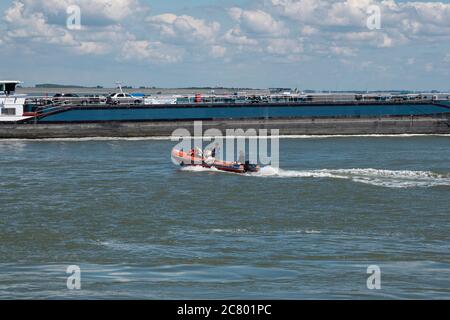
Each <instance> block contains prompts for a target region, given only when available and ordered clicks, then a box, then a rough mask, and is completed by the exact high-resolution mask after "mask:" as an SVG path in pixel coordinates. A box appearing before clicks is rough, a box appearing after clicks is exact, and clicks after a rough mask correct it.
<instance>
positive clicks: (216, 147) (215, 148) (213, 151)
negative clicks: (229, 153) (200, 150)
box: [211, 143, 219, 158]
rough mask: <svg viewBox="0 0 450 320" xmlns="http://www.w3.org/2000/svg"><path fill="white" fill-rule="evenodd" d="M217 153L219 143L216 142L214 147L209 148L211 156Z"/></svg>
mask: <svg viewBox="0 0 450 320" xmlns="http://www.w3.org/2000/svg"><path fill="white" fill-rule="evenodd" d="M217 153H219V144H218V143H216V144H215V145H214V148H213V149H212V150H211V157H213V158H215V157H216V154H217Z"/></svg>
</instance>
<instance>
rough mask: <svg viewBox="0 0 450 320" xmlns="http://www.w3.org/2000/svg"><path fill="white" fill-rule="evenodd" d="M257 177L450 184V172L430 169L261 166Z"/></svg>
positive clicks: (401, 184)
mask: <svg viewBox="0 0 450 320" xmlns="http://www.w3.org/2000/svg"><path fill="white" fill-rule="evenodd" d="M251 176H255V177H275V178H334V179H349V180H352V181H354V182H358V183H364V184H369V185H375V186H380V187H388V188H414V187H435V186H450V173H447V174H438V173H434V172H430V171H410V170H383V169H372V168H368V169H322V170H300V171H295V170H283V169H278V168H273V167H270V166H268V167H264V168H261V171H260V172H258V173H254V174H251Z"/></svg>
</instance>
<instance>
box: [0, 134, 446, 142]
mask: <svg viewBox="0 0 450 320" xmlns="http://www.w3.org/2000/svg"><path fill="white" fill-rule="evenodd" d="M357 137H368V138H408V137H450V134H353V135H342V134H330V135H278V136H275V135H274V136H256V137H248V136H212V137H209V136H208V137H203V139H208V140H209V139H211V138H213V139H218V138H224V139H225V138H226V139H236V138H247V139H248V138H258V139H265V138H279V139H328V138H357ZM186 138H189V137H186ZM192 138H193V137H192ZM196 138H198V137H196ZM171 139H172V137H171V136H159V137H85V138H42V139H0V143H8V142H17V141H25V142H42V141H47V142H53V141H54V142H84V141H146V140H167V141H170V140H171Z"/></svg>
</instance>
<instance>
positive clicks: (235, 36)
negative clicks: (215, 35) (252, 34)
mask: <svg viewBox="0 0 450 320" xmlns="http://www.w3.org/2000/svg"><path fill="white" fill-rule="evenodd" d="M223 39H224V40H225V41H226V42H227V43H229V44H234V45H239V46H257V45H258V41H257V40H255V39H252V38H249V37H248V36H246V35H245V34H243V33H242V31H241V29H240V28H239V27H236V28H234V29H230V30H228V31H227V32H226V33H225V35H224V37H223Z"/></svg>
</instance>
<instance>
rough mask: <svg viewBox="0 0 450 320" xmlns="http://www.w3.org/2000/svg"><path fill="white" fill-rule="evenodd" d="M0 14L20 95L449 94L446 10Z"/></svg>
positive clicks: (405, 4)
mask: <svg viewBox="0 0 450 320" xmlns="http://www.w3.org/2000/svg"><path fill="white" fill-rule="evenodd" d="M77 8H78V9H79V13H80V15H79V16H78V15H77V10H74V9H77ZM378 13H379V15H378ZM0 14H1V18H0V48H1V52H2V64H1V66H0V79H14V80H21V81H23V82H24V85H25V86H33V85H35V84H37V83H59V84H77V85H85V86H96V85H101V86H105V87H112V86H114V84H115V83H116V82H117V81H120V82H122V83H124V84H127V85H132V86H134V87H139V86H148V87H151V86H156V87H190V86H213V87H214V86H223V87H252V88H273V87H290V88H299V89H302V90H305V89H315V90H393V89H404V90H432V89H436V90H441V91H450V81H449V80H450V41H449V40H450V1H393V0H385V1H375V0H334V1H332V0H242V1H239V0H220V1H219V0H190V1H189V0H2V1H1V3H0ZM78 17H79V19H78ZM78 21H79V22H80V24H79V25H78V24H77V22H78Z"/></svg>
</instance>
